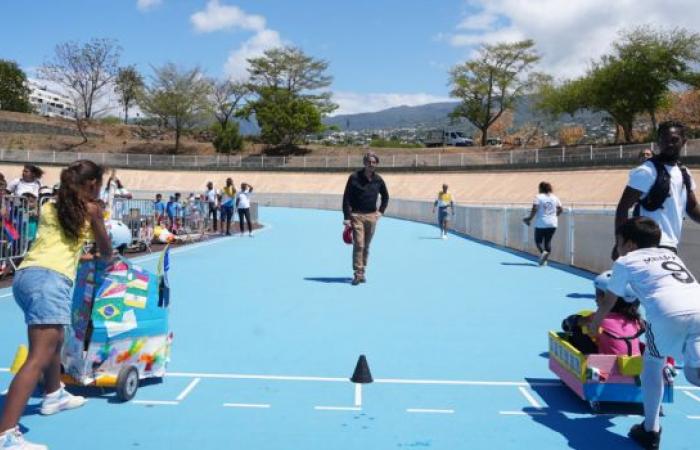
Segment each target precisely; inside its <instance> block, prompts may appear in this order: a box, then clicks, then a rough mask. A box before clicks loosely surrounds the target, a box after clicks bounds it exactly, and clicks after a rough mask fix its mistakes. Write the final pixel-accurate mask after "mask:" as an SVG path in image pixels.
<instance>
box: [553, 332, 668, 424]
mask: <svg viewBox="0 0 700 450" xmlns="http://www.w3.org/2000/svg"><path fill="white" fill-rule="evenodd" d="M642 362H643V360H642V357H641V356H623V355H602V354H591V355H585V354H583V353H581V352H580V351H579V350H578V349H576V347H574V346H573V345H571V343H570V342H569V341H567V340H566V336H565V334H564V333H557V332H555V331H550V332H549V368H550V370H551V371H552V372H554V373H555V374H556V375H557V376H558V377H559V379H561V381H562V382H563V383H564V384H566V385H567V386H568V387H569V388H571V390H572V391H574V392H575V393H576V395H578V396H579V397H580V398H581V399H583V400H585V401H587V402H588V403H589V404H590V406H591V409H593V411H594V412H598V411H599V409H600V403H601V402H614V403H640V404H641V403H642V401H643V398H642V389H641V387H640V385H639V375H640V374H641V372H642ZM672 372H673V371H672V368H667V370H665V373H666V374H667V376H665V380H664V397H663V402H664V403H672V402H673V376H671V374H672Z"/></svg>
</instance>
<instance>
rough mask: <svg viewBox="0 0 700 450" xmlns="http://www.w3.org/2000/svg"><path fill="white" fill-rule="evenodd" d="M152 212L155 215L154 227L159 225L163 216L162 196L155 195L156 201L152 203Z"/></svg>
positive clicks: (163, 204)
mask: <svg viewBox="0 0 700 450" xmlns="http://www.w3.org/2000/svg"><path fill="white" fill-rule="evenodd" d="M153 210H154V211H155V213H156V225H160V222H161V221H162V220H163V216H165V202H164V201H163V195H161V194H156V201H155V202H153Z"/></svg>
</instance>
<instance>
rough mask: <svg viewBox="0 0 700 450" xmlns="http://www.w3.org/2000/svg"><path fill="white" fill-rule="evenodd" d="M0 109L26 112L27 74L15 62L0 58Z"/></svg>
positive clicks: (27, 104)
mask: <svg viewBox="0 0 700 450" xmlns="http://www.w3.org/2000/svg"><path fill="white" fill-rule="evenodd" d="M0 110H3V111H15V112H23V113H28V112H32V106H31V105H30V104H29V88H27V75H25V73H24V71H23V70H22V69H20V68H19V66H18V65H17V63H16V62H14V61H8V60H5V59H0Z"/></svg>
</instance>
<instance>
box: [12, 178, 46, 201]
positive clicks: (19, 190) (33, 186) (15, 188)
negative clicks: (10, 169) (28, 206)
mask: <svg viewBox="0 0 700 450" xmlns="http://www.w3.org/2000/svg"><path fill="white" fill-rule="evenodd" d="M40 188H41V182H40V181H39V180H34V181H24V180H23V179H21V178H17V179H16V180H12V181H10V184H8V185H7V190H8V191H10V192H11V193H12V194H13V195H16V196H18V197H20V196H22V194H26V193H27V192H29V193H31V194H34V196H35V197H39V189H40Z"/></svg>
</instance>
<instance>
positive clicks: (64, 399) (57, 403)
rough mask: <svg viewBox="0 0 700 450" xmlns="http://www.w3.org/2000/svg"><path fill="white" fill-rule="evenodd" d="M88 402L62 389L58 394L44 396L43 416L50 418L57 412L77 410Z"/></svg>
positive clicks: (42, 403) (42, 404)
mask: <svg viewBox="0 0 700 450" xmlns="http://www.w3.org/2000/svg"><path fill="white" fill-rule="evenodd" d="M86 402H87V400H86V399H85V397H81V396H79V395H72V394H71V393H70V392H68V391H66V390H65V389H63V387H61V389H60V390H59V391H58V392H54V393H53V394H49V395H46V396H44V401H43V402H41V410H40V411H39V412H41V414H43V415H45V416H49V415H51V414H56V413H57V412H61V411H66V410H68V409H75V408H79V407H81V406H83V405H84V404H85V403H86Z"/></svg>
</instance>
